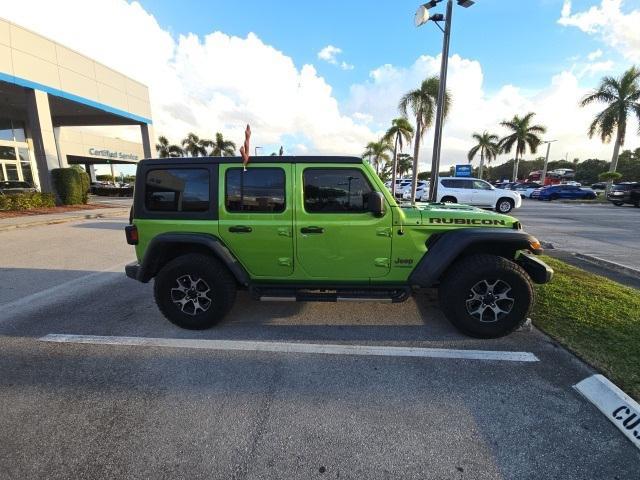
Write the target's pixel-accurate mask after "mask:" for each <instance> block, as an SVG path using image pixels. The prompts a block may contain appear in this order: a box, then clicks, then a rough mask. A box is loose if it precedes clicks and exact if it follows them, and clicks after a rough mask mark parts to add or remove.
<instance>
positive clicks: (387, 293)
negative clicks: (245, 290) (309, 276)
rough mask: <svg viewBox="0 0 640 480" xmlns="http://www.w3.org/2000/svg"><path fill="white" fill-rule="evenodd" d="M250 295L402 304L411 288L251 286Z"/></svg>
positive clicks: (265, 299) (267, 299) (277, 299)
mask: <svg viewBox="0 0 640 480" xmlns="http://www.w3.org/2000/svg"><path fill="white" fill-rule="evenodd" d="M250 292H251V295H252V296H253V298H255V299H256V300H260V301H262V302H383V303H385V302H388V303H399V302H404V301H405V300H406V299H407V298H409V296H410V295H411V288H410V287H407V286H401V287H385V288H378V287H362V288H343V287H340V288H331V287H325V288H318V287H305V288H302V287H300V288H291V287H289V288H287V287H281V286H273V287H271V286H269V287H267V286H260V287H258V286H253V287H251V288H250Z"/></svg>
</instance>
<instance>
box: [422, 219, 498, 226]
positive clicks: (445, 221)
mask: <svg viewBox="0 0 640 480" xmlns="http://www.w3.org/2000/svg"><path fill="white" fill-rule="evenodd" d="M429 223H440V224H454V225H504V226H506V225H507V223H506V222H505V221H504V220H492V219H490V218H430V219H429Z"/></svg>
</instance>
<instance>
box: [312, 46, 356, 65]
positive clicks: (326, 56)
mask: <svg viewBox="0 0 640 480" xmlns="http://www.w3.org/2000/svg"><path fill="white" fill-rule="evenodd" d="M341 53H342V49H341V48H338V47H334V46H333V45H327V46H326V47H324V48H323V49H322V50H320V51H319V52H318V58H319V59H320V60H324V61H325V62H329V63H330V64H331V65H336V66H339V67H340V68H341V69H342V70H353V65H351V64H350V63H347V62H345V61H341V62H338V58H337V57H338V55H340V54H341Z"/></svg>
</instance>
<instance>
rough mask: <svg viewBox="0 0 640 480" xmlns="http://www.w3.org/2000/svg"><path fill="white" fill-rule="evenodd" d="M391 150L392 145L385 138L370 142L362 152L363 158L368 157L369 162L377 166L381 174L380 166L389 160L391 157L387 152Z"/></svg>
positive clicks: (378, 172)
mask: <svg viewBox="0 0 640 480" xmlns="http://www.w3.org/2000/svg"><path fill="white" fill-rule="evenodd" d="M390 151H391V145H389V143H388V142H387V141H385V140H384V138H381V139H380V140H378V141H377V142H369V143H368V144H367V146H366V148H365V151H364V153H363V154H362V157H363V158H368V159H369V162H371V163H372V164H373V166H374V167H375V168H376V173H377V174H378V175H379V174H380V166H381V165H383V164H384V163H386V162H388V161H389V160H391V159H390V157H389V154H388V153H387V152H390Z"/></svg>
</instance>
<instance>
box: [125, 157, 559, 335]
mask: <svg viewBox="0 0 640 480" xmlns="http://www.w3.org/2000/svg"><path fill="white" fill-rule="evenodd" d="M130 220H131V221H130V225H129V226H127V227H126V236H127V241H128V243H129V244H131V245H135V248H136V255H137V258H138V262H135V263H133V264H130V265H127V267H126V273H127V275H128V276H129V277H131V278H134V279H136V280H139V281H141V282H148V281H149V280H151V279H152V278H154V277H155V289H154V292H155V300H156V303H157V305H158V307H159V309H160V310H161V311H162V313H163V314H164V315H165V316H166V317H167V318H168V319H169V321H171V322H173V323H174V324H176V325H178V326H180V327H184V328H189V329H204V328H208V327H211V326H212V325H214V324H215V323H217V322H218V321H220V319H222V318H223V317H224V316H225V314H226V313H227V312H228V311H229V310H230V309H231V307H232V306H233V304H234V300H235V297H236V291H237V290H238V289H247V290H248V291H249V292H250V293H251V294H252V296H253V297H254V298H255V299H257V300H263V301H276V300H282V301H324V302H341V301H346V302H352V301H355V302H365V301H377V302H402V301H404V300H406V299H407V298H409V296H410V295H411V294H412V292H414V291H415V290H416V289H419V288H426V287H437V288H438V289H439V295H440V305H441V308H442V310H443V311H444V313H445V315H446V316H447V318H448V319H449V320H450V321H451V323H453V325H455V327H457V328H458V329H459V330H461V331H462V332H464V333H466V334H468V335H471V336H474V337H482V338H495V337H500V336H503V335H506V334H508V333H510V332H512V331H513V330H515V329H517V328H518V327H519V326H520V325H521V324H522V323H523V322H524V321H525V320H526V318H527V315H528V313H529V311H530V310H531V307H532V305H533V299H534V292H533V288H532V282H535V283H545V282H548V281H549V280H550V279H551V277H552V275H553V271H552V270H551V269H550V268H549V267H548V266H547V265H545V264H544V263H543V262H541V261H540V260H538V259H537V258H535V257H534V255H532V254H535V255H539V254H540V253H541V252H542V249H541V247H540V243H539V242H538V241H537V240H536V239H535V238H534V237H532V236H531V235H529V234H527V233H525V232H523V231H522V229H521V226H520V223H519V222H518V221H517V220H516V219H514V218H512V217H509V216H506V215H500V214H497V213H493V212H487V211H484V210H480V209H477V208H473V207H469V206H465V205H456V204H442V203H434V204H418V205H417V206H415V207H411V206H402V205H398V203H396V200H395V199H394V198H393V197H392V196H391V193H390V192H389V191H388V190H387V188H386V187H385V186H384V184H383V183H382V181H381V180H380V178H379V177H378V176H377V175H376V173H375V171H374V170H373V169H372V167H371V166H370V165H369V164H368V163H366V162H363V161H362V160H361V159H360V158H355V157H254V158H253V159H252V161H251V164H250V165H249V166H248V168H247V169H246V170H245V169H244V168H243V165H242V162H241V159H240V158H239V157H202V158H166V159H150V160H143V161H141V162H140V163H139V164H138V170H137V176H136V187H135V198H134V204H133V208H132V215H131V219H130Z"/></svg>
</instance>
